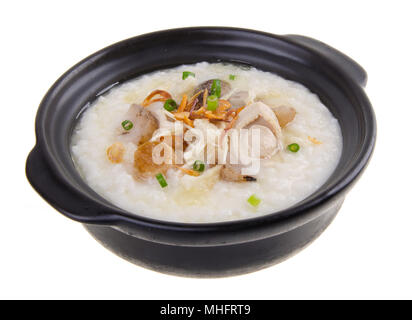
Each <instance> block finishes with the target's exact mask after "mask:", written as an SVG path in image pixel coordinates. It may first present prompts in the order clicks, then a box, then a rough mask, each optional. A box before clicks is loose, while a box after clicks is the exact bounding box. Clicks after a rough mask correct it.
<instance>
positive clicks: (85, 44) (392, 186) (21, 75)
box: [0, 0, 412, 299]
mask: <svg viewBox="0 0 412 320" xmlns="http://www.w3.org/2000/svg"><path fill="white" fill-rule="evenodd" d="M408 3H410V1H390V2H389V1H344V2H338V1H313V0H312V1H301V2H298V1H290V0H288V1H258V0H253V1H249V2H241V1H228V0H227V1H212V0H208V1H207V2H205V3H202V2H201V1H193V0H191V1H177V0H175V1H172V0H168V1H159V0H157V1H136V0H135V1H73V0H72V1H66V2H63V1H26V2H23V1H8V2H3V3H2V5H1V10H0V34H1V47H0V56H1V59H0V81H1V86H0V88H1V89H0V90H1V93H0V95H1V98H0V101H1V110H2V112H1V115H2V118H1V126H0V130H1V140H0V141H1V144H0V150H1V157H0V161H1V165H0V170H1V171H0V188H1V211H0V212H1V213H0V298H131V299H172V298H173V299H185V298H191V299H201V298H203V299H207V298H211V299H286V298H299V299H301V298H314V299H318V298H326V299H334V298H355V299H357V298H409V299H411V298H412V217H411V206H410V200H411V198H412V190H411V178H412V177H411V164H412V159H411V154H412V153H411V149H412V145H411V139H410V137H411V129H412V111H411V110H412V81H411V79H412V62H411V61H412V50H411V48H412V47H411V43H412V38H411V34H410V32H411V30H412V23H411V21H412V18H411V13H412V10H411V8H409V7H408ZM196 25H221V26H236V27H244V28H251V29H258V30H262V31H267V32H271V33H277V34H288V33H295V34H303V35H307V36H311V37H314V38H317V39H319V40H321V41H324V42H326V43H328V44H330V45H331V46H333V47H335V48H337V49H339V50H341V51H343V52H345V53H347V54H348V55H350V56H351V57H353V58H354V59H355V60H356V61H358V62H359V63H360V64H361V65H362V66H363V67H364V68H365V69H366V70H367V72H368V75H369V80H368V84H367V88H366V89H367V93H368V95H369V97H370V99H371V102H372V104H373V106H374V108H375V112H376V115H377V121H378V142H377V145H376V149H375V153H374V156H373V158H372V161H371V163H370V165H369V167H368V169H367V170H366V172H365V174H364V175H363V177H362V179H361V180H360V181H359V183H358V184H357V185H356V186H355V188H354V189H353V190H352V191H351V192H350V194H349V195H348V196H347V198H346V201H345V203H344V205H343V207H342V210H341V211H340V213H339V214H338V216H337V218H336V219H335V220H334V221H333V223H332V225H331V226H330V227H329V228H328V229H327V230H326V231H325V232H324V234H322V235H321V237H320V238H319V239H317V240H316V241H315V242H314V243H313V244H312V245H311V246H309V247H308V248H307V249H305V250H304V251H302V252H301V253H299V254H298V255H296V256H294V257H293V258H291V259H289V260H287V261H286V262H283V263H281V264H279V265H277V266H274V267H271V268H269V269H266V270H263V271H259V272H256V273H252V274H248V275H244V276H238V277H232V278H225V279H186V278H179V277H173V276H168V275H163V274H158V273H155V272H152V271H149V270H145V269H142V268H140V267H136V266H134V265H132V264H130V263H128V262H126V261H124V260H122V259H120V258H118V257H117V256H115V255H114V254H112V253H110V252H109V251H107V250H106V249H104V248H103V247H101V246H100V245H99V244H98V243H97V242H96V241H95V240H93V239H92V238H91V237H90V236H89V234H88V233H87V232H86V231H85V230H84V229H83V227H82V225H81V224H79V223H76V222H74V221H71V220H69V219H67V218H66V217H64V216H63V215H61V214H59V213H58V212H57V211H55V210H54V209H52V208H51V207H50V206H49V205H48V204H46V202H45V201H43V200H42V199H41V198H40V197H39V196H38V195H37V193H36V192H35V191H34V190H33V189H32V188H31V186H30V185H29V183H28V182H27V180H26V178H25V172H24V168H25V160H26V156H27V154H28V153H29V151H30V150H31V148H32V147H33V146H34V144H35V138H34V119H35V114H36V110H37V107H38V104H39V103H40V100H41V98H42V96H43V95H44V94H45V93H46V91H47V89H48V88H49V87H50V86H51V85H52V84H53V82H54V81H55V80H56V79H57V78H58V77H59V76H60V75H61V74H62V73H63V72H64V71H66V70H67V69H68V68H69V67H71V66H72V65H73V64H75V63H77V62H78V61H79V60H81V59H82V58H84V57H86V56H88V55H89V54H91V53H93V52H95V51H97V50H99V49H101V48H103V47H105V46H107V45H110V44H112V43H113V42H117V41H119V40H122V39H125V38H128V37H132V36H135V35H139V34H143V33H146V32H151V31H154V30H161V29H167V28H172V27H183V26H196Z"/></svg>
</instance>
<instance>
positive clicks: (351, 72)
mask: <svg viewBox="0 0 412 320" xmlns="http://www.w3.org/2000/svg"><path fill="white" fill-rule="evenodd" d="M199 61H209V62H216V61H227V62H232V63H242V64H246V65H252V66H255V67H256V68H258V69H261V70H265V71H270V72H274V73H277V74H279V75H280V76H282V77H284V78H286V79H290V80H293V81H297V82H300V83H302V84H303V85H305V86H306V87H308V88H309V89H310V90H311V91H313V92H314V93H316V94H317V95H318V96H319V97H320V98H321V100H322V101H323V103H324V104H325V105H326V106H327V107H328V108H329V109H330V111H331V112H332V113H333V115H334V116H335V117H336V118H337V119H338V120H339V124H340V126H341V130H342V134H343V153H342V157H341V159H340V162H339V164H338V166H337V168H336V170H335V171H334V173H333V174H332V176H331V177H330V178H329V179H328V181H327V182H326V183H325V184H324V185H323V186H322V187H321V188H320V189H319V190H317V191H316V192H315V193H314V194H312V195H311V196H309V197H308V198H306V199H305V200H303V201H301V202H300V203H298V204H297V205H295V206H293V207H290V208H288V209H286V210H283V211H281V212H276V213H273V214H269V215H266V216H262V217H258V218H253V219H247V220H239V221H233V222H223V223H208V224H186V223H175V222H165V221H159V220H154V219H149V218H146V217H142V216H137V215H134V214H131V213H129V212H126V211H124V210H122V209H120V208H118V207H116V206H114V205H112V204H111V203H109V202H108V201H106V200H105V199H103V198H102V197H101V196H99V195H97V194H96V193H95V192H94V191H93V190H92V189H91V188H90V187H89V186H88V185H86V183H85V182H84V181H83V180H82V178H81V177H80V175H79V174H78V172H77V171H76V169H75V167H74V165H73V162H72V159H71V155H70V150H69V141H70V137H71V134H72V130H73V127H74V125H75V123H76V121H77V119H78V118H79V115H80V114H81V112H82V110H84V107H85V106H86V105H87V104H88V103H89V102H90V101H92V100H94V99H95V98H96V96H98V95H99V94H101V93H102V92H104V91H105V89H107V88H109V87H110V86H112V85H114V84H117V83H121V82H123V81H126V80H129V79H132V78H134V77H136V76H139V75H141V74H144V73H147V72H151V71H154V70H159V69H164V68H169V67H173V66H177V65H180V64H188V63H195V62H199ZM365 84H366V73H365V71H364V70H363V69H362V68H361V67H360V66H359V65H358V64H357V63H356V62H354V61H353V60H351V59H350V58H348V57H347V56H345V55H343V54H342V53H340V52H338V51H336V50H335V49H333V48H331V47H329V46H327V45H325V44H323V43H321V42H319V41H316V40H313V39H310V38H306V37H302V36H296V35H287V36H277V35H272V34H267V33H263V32H257V31H251V30H244V29H235V28H220V27H199V28H184V29H175V30H166V31H160V32H155V33H151V34H146V35H142V36H138V37H135V38H132V39H128V40H125V41H122V42H119V43H117V44H114V45H112V46H110V47H107V48H105V49H103V50H101V51H99V52H97V53H95V54H93V55H92V56H90V57H88V58H86V59H85V60H83V61H81V62H80V63H78V64H77V65H76V66H74V67H73V68H72V69H70V70H69V71H68V72H66V73H65V74H64V75H63V76H62V77H61V78H60V79H59V80H58V81H57V82H56V83H55V84H54V85H53V87H52V88H51V89H50V90H49V92H48V93H47V94H46V96H45V97H44V99H43V101H42V102H41V104H40V107H39V110H38V113H37V117H36V137H37V144H36V146H35V147H34V149H33V150H32V151H31V153H30V155H29V157H28V159H27V167H26V173H27V177H28V179H29V181H30V183H31V184H32V186H33V187H34V189H36V190H37V191H38V193H39V194H40V195H41V196H42V197H43V198H44V199H45V200H46V201H48V202H49V203H50V204H51V205H52V206H53V207H54V208H56V209H57V210H58V211H60V212H61V213H63V214H64V215H66V216H67V217H69V218H71V219H73V220H76V221H79V222H81V223H83V224H84V226H85V227H86V229H87V230H88V231H89V232H90V233H91V234H92V235H93V237H95V239H96V240H97V241H99V242H100V243H101V244H102V245H104V246H105V247H106V248H108V249H109V250H111V251H113V252H114V253H116V254H118V255H119V256H121V257H123V258H125V259H127V260H129V261H131V262H134V263H136V264H138V265H142V266H144V267H147V268H150V269H153V270H156V271H160V272H166V273H172V274H178V275H185V276H200V277H218V276H230V275H236V274H241V273H246V272H251V271H255V270H258V269H261V268H264V267H267V266H269V265H272V264H274V263H276V262H279V261H281V260H284V259H286V258H287V257H288V256H290V255H292V254H293V253H295V252H297V251H298V250H300V249H302V248H303V247H304V246H306V245H307V244H309V243H310V242H311V241H312V240H314V239H315V238H316V237H317V236H318V235H319V234H320V233H321V232H322V231H323V230H324V229H325V228H326V227H327V226H328V225H329V223H330V222H331V221H332V220H333V218H334V217H335V215H336V214H337V212H338V210H339V207H340V206H341V204H342V202H343V200H344V197H345V195H346V192H348V190H349V189H350V187H351V186H353V184H354V183H355V182H356V180H357V179H358V178H359V177H360V175H361V173H362V171H363V170H364V169H365V167H366V165H367V163H368V160H369V158H370V156H371V154H372V151H373V148H374V144H375V137H376V124H375V117H374V113H373V110H372V108H371V105H370V103H369V101H368V98H367V97H366V95H365V92H364V90H363V86H365ZM326 254H327V253H326V252H325V255H326Z"/></svg>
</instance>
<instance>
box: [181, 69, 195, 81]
mask: <svg viewBox="0 0 412 320" xmlns="http://www.w3.org/2000/svg"><path fill="white" fill-rule="evenodd" d="M189 76H191V77H193V78H194V77H195V74H194V73H193V72H190V71H183V74H182V80H185V79H186V78H187V77H189Z"/></svg>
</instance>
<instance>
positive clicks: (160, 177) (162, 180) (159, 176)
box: [156, 173, 167, 188]
mask: <svg viewBox="0 0 412 320" xmlns="http://www.w3.org/2000/svg"><path fill="white" fill-rule="evenodd" d="M156 179H157V181H159V184H160V186H161V187H162V188H164V187H167V182H166V179H165V177H163V174H161V173H158V174H157V175H156Z"/></svg>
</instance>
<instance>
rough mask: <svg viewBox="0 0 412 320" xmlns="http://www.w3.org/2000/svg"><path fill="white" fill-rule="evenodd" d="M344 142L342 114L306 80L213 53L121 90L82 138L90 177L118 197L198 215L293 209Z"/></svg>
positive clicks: (219, 217) (182, 216) (109, 95)
mask: <svg viewBox="0 0 412 320" xmlns="http://www.w3.org/2000/svg"><path fill="white" fill-rule="evenodd" d="M341 150H342V136H341V132H340V128H339V124H338V121H337V120H336V119H335V118H334V117H333V116H332V114H331V113H330V111H329V110H328V109H327V108H326V107H325V106H324V105H323V104H322V102H321V101H320V100H319V98H318V97H317V96H316V95H315V94H313V93H312V92H310V91H309V90H308V89H307V88H305V87H304V86H302V85H301V84H299V83H296V82H292V81H288V80H286V79H283V78H281V77H279V76H278V75H276V74H273V73H269V72H264V71H260V70H257V69H255V68H245V67H243V66H238V65H232V64H225V63H207V62H201V63H197V64H194V65H182V66H179V67H176V68H172V69H167V70H161V71H156V72H153V73H150V74H146V75H143V76H140V77H138V78H136V79H134V80H130V81H128V82H125V83H123V84H119V85H117V86H115V87H113V88H112V89H110V90H109V91H108V92H106V93H105V94H103V95H101V96H99V98H98V99H96V101H94V102H93V103H91V104H90V106H89V107H88V108H87V109H86V110H85V111H84V112H83V113H82V115H81V118H80V120H79V121H78V123H77V125H76V127H75V129H74V133H73V136H72V141H71V151H72V157H73V161H74V163H75V165H76V167H77V168H78V170H79V172H80V174H81V176H82V177H83V178H84V180H85V181H86V182H87V183H88V184H89V185H90V187H91V188H93V189H94V190H95V191H96V192H97V193H99V194H100V195H101V196H103V197H104V198H106V199H108V200H109V201H110V202H112V203H114V204H115V205H117V206H118V207H120V208H123V209H125V210H127V211H129V212H131V213H134V214H137V215H142V216H147V217H151V218H155V219H161V220H168V221H179V222H195V223H206V222H219V221H228V220H236V219H245V218H252V217H258V216H261V215H265V214H269V213H274V212H276V211H279V210H282V209H285V208H287V207H290V206H292V205H294V204H296V203H298V202H299V201H301V200H303V199H305V198H306V197H307V196H309V195H310V194H311V193H313V192H314V191H316V190H317V189H318V188H319V187H320V186H321V185H322V184H323V183H324V182H325V181H326V180H327V178H328V177H329V176H330V175H331V173H332V172H333V170H334V169H335V167H336V165H337V163H338V161H339V158H340V154H341Z"/></svg>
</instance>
